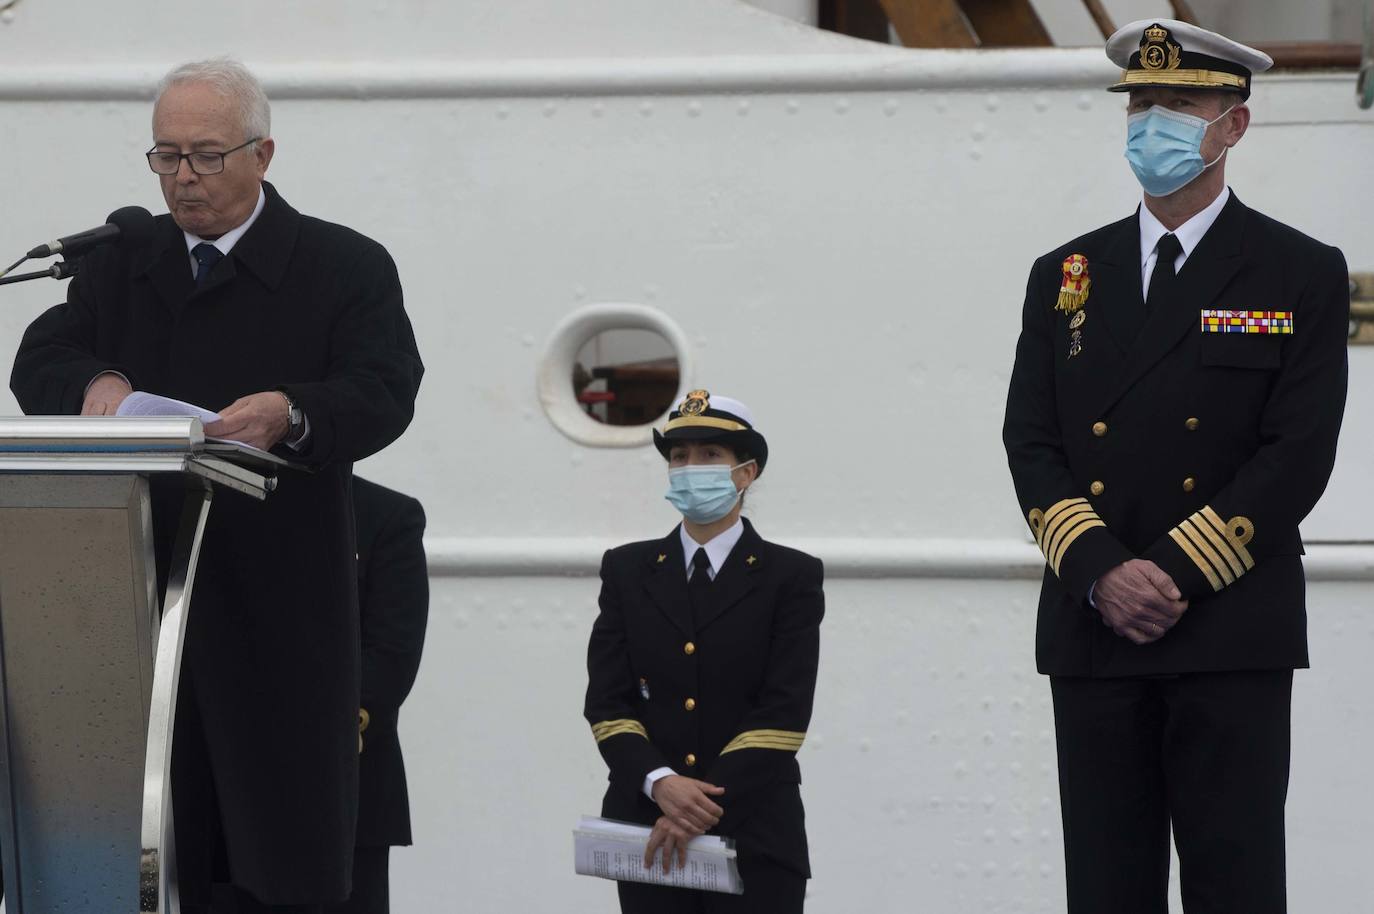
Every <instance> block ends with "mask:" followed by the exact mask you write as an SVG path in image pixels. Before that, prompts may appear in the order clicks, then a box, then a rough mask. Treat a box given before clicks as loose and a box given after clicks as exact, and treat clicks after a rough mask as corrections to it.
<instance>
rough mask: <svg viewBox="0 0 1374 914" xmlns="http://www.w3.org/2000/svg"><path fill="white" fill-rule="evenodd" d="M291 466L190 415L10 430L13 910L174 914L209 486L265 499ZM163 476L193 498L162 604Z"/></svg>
mask: <svg viewBox="0 0 1374 914" xmlns="http://www.w3.org/2000/svg"><path fill="white" fill-rule="evenodd" d="M284 465H286V463H285V461H281V460H278V459H277V458H275V457H273V456H272V455H270V454H267V453H265V452H263V451H258V450H256V449H254V448H250V447H247V446H245V445H239V444H233V443H227V442H215V441H207V440H206V438H205V435H204V432H203V430H202V428H201V424H200V421H199V420H197V419H190V418H168V419H123V418H104V417H89V418H87V417H83V418H75V417H31V418H0V863H3V866H4V884H5V902H6V905H7V911H8V914H112V912H116V914H135V912H140V914H155V912H156V914H163V912H177V911H178V910H179V904H178V900H177V892H176V863H175V855H174V847H173V843H174V842H173V834H172V816H171V793H170V778H169V767H170V764H171V758H172V723H173V719H174V716H175V713H176V697H177V683H178V679H179V674H180V664H181V651H182V643H183V639H184V636H185V632H186V619H187V613H188V612H189V610H190V597H191V592H192V588H191V585H192V582H193V581H194V580H195V573H196V560H197V557H198V555H199V553H200V546H201V537H202V535H203V533H204V530H205V521H206V518H207V517H208V515H209V511H210V505H211V500H212V498H213V496H214V494H215V490H216V489H230V490H233V491H234V492H236V493H240V494H239V495H230V496H227V497H240V496H247V497H251V498H257V499H265V498H266V497H267V496H268V493H269V492H271V491H272V489H273V488H275V485H276V471H277V470H278V468H279V467H281V466H284ZM155 474H160V475H164V476H171V477H174V478H178V479H179V480H180V482H181V484H182V485H183V486H184V489H185V493H186V494H185V501H184V503H183V505H182V508H181V512H180V520H179V521H178V529H177V532H176V537H175V545H174V546H173V549H172V552H171V554H170V555H169V556H167V557H166V559H167V562H168V564H167V569H166V570H167V572H168V577H167V585H166V593H165V594H163V595H161V596H160V595H159V594H158V593H157V585H158V578H157V567H156V563H155V560H154V554H153V530H152V512H151V507H150V503H149V477H151V476H153V475H155ZM159 607H160V608H161V611H160V612H159Z"/></svg>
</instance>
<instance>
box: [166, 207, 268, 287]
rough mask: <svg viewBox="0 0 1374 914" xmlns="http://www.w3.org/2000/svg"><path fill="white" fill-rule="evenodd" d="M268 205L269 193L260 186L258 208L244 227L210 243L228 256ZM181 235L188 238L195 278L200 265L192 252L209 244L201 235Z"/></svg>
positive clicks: (187, 233)
mask: <svg viewBox="0 0 1374 914" xmlns="http://www.w3.org/2000/svg"><path fill="white" fill-rule="evenodd" d="M266 203H267V193H266V192H265V191H264V190H263V189H262V186H261V185H259V186H258V204H257V206H254V207H253V212H252V213H250V214H249V215H248V219H247V221H245V222H244V223H243V225H240V226H239V227H238V228H233V229H230V230H229V231H227V232H225V233H224V234H223V235H220V236H219V237H218V238H216V239H215V240H214V241H210V242H208V243H209V244H213V245H214V246H215V247H217V248H219V252H220V253H221V254H228V253H229V252H230V251H232V250H233V249H234V245H236V244H238V243H239V239H240V238H242V237H243V234H244V232H247V231H248V230H249V229H250V228H252V227H253V223H254V222H257V221H258V216H260V215H262V208H263V206H264V205H265V204H266ZM181 234H182V235H184V236H185V237H186V256H187V258H188V259H190V261H191V275H192V276H195V275H196V270H197V268H199V266H200V264H199V263H198V262H197V261H196V255H195V254H192V253H191V251H192V250H193V249H194V248H195V246H196V245H198V244H205V243H207V242H206V239H204V238H201V237H200V236H199V235H192V234H191V233H190V232H182V233H181Z"/></svg>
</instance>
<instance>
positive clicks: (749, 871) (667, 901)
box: [616, 856, 806, 914]
mask: <svg viewBox="0 0 1374 914" xmlns="http://www.w3.org/2000/svg"><path fill="white" fill-rule="evenodd" d="M739 875H740V879H742V880H744V894H743V895H725V894H722V893H720V892H697V891H693V890H691V889H672V888H667V887H666V886H661V885H644V884H643V883H639V882H617V883H616V887H617V889H618V891H619V893H620V910H621V914H801V910H802V902H803V900H804V899H805V898H806V877H805V876H803V875H801V874H800V873H797V872H795V871H793V870H790V869H787V868H786V867H783V866H779V865H778V864H776V863H774V862H773V861H771V860H767V859H764V858H762V857H745V856H741V857H740V858H739Z"/></svg>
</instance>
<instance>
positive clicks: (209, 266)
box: [191, 241, 224, 289]
mask: <svg viewBox="0 0 1374 914" xmlns="http://www.w3.org/2000/svg"><path fill="white" fill-rule="evenodd" d="M191 256H192V257H194V258H195V259H196V288H197V289H199V288H200V287H201V286H203V285H205V281H206V280H207V279H209V278H210V271H211V270H213V269H214V268H215V264H217V263H219V262H220V260H221V259H223V257H224V252H223V251H221V250H220V249H219V248H217V247H215V246H214V245H213V244H210V243H209V242H208V241H202V242H201V243H200V244H198V245H196V246H195V247H193V248H191Z"/></svg>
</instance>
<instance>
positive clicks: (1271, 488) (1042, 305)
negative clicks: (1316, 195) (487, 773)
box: [1003, 195, 1350, 677]
mask: <svg viewBox="0 0 1374 914" xmlns="http://www.w3.org/2000/svg"><path fill="white" fill-rule="evenodd" d="M1074 254H1081V255H1083V256H1084V257H1085V258H1086V260H1087V268H1088V273H1089V275H1090V277H1091V281H1092V285H1091V287H1090V289H1089V294H1088V298H1087V301H1086V303H1085V304H1084V306H1083V308H1082V309H1081V310H1080V311H1077V312H1073V313H1066V312H1065V311H1063V310H1059V309H1057V308H1056V303H1057V293H1058V291H1059V290H1060V287H1061V282H1062V281H1063V274H1062V268H1063V264H1064V261H1065V260H1066V259H1067V258H1069V257H1070V256H1071V255H1074ZM1176 282H1177V287H1178V294H1177V295H1176V297H1175V298H1174V299H1173V300H1172V301H1168V302H1166V303H1164V304H1163V305H1161V306H1160V307H1158V308H1157V309H1156V310H1155V311H1153V312H1151V313H1150V314H1149V315H1148V317H1147V318H1146V321H1145V324H1144V327H1143V329H1141V330H1140V331H1139V336H1138V337H1135V338H1134V339H1133V340H1130V339H1128V338H1127V336H1128V334H1127V332H1126V331H1125V330H1124V328H1123V321H1122V320H1121V318H1122V315H1123V314H1124V313H1125V312H1127V311H1128V310H1130V309H1132V308H1143V294H1144V293H1143V289H1142V277H1141V252H1140V217H1139V214H1138V213H1137V214H1136V215H1133V216H1131V217H1130V218H1128V219H1124V220H1122V221H1120V222H1117V223H1114V224H1112V225H1108V226H1105V227H1104V228H1101V229H1098V230H1097V231H1095V232H1092V233H1090V234H1088V235H1084V236H1083V237H1081V238H1078V239H1076V240H1074V241H1072V242H1070V243H1069V244H1066V245H1064V246H1063V247H1061V248H1058V249H1057V250H1055V251H1052V252H1050V253H1049V254H1046V255H1045V256H1044V257H1041V258H1040V259H1039V260H1037V261H1036V263H1035V266H1034V267H1033V268H1032V270H1031V275H1030V282H1029V284H1028V286H1027V289H1026V301H1025V307H1024V309H1023V314H1022V330H1021V337H1020V341H1019V343H1018V344H1017V347H1016V363H1015V367H1014V368H1013V370H1012V376H1011V388H1010V392H1009V394H1008V396H1007V410H1006V422H1005V426H1004V430H1003V438H1004V440H1005V443H1006V447H1007V455H1008V458H1009V461H1010V464H1011V475H1012V480H1013V482H1014V483H1015V486H1016V494H1017V498H1018V499H1019V501H1020V503H1021V510H1022V511H1023V512H1024V516H1025V517H1026V518H1027V521H1028V523H1029V524H1030V527H1031V530H1032V532H1033V533H1034V535H1035V537H1036V540H1037V542H1038V543H1039V544H1040V546H1041V548H1042V550H1043V551H1044V552H1045V556H1046V560H1047V567H1046V569H1045V575H1044V584H1043V587H1042V588H1041V591H1040V613H1039V619H1038V624H1037V627H1036V661H1037V664H1038V666H1039V669H1040V671H1041V672H1042V673H1048V674H1050V675H1057V676H1093V677H1114V676H1142V675H1156V674H1173V673H1191V672H1216V671H1226V670H1284V669H1294V668H1297V667H1305V666H1307V613H1306V608H1305V602H1304V584H1303V571H1302V561H1301V558H1300V556H1301V555H1302V552H1303V547H1302V539H1301V537H1300V536H1299V535H1298V524H1299V522H1300V521H1301V520H1302V519H1303V517H1305V516H1306V515H1307V512H1308V511H1310V510H1312V506H1313V505H1315V504H1316V502H1317V499H1318V497H1319V496H1320V495H1321V493H1322V490H1323V489H1324V488H1325V487H1326V481H1327V479H1328V478H1329V476H1330V475H1331V469H1332V466H1333V464H1334V462H1335V456H1336V438H1337V435H1338V433H1339V431H1340V427H1341V418H1342V415H1343V412H1344V406H1345V390H1346V334H1347V328H1348V326H1349V314H1350V289H1349V282H1348V276H1347V273H1346V267H1345V259H1344V258H1343V257H1342V256H1341V252H1340V251H1339V250H1337V249H1336V248H1333V247H1330V246H1328V245H1325V244H1321V243H1320V242H1318V241H1315V240H1313V239H1312V238H1309V237H1307V236H1306V235H1303V234H1302V233H1300V232H1298V231H1296V230H1294V229H1292V228H1289V227H1288V226H1286V225H1283V224H1281V223H1279V222H1276V221H1274V220H1273V219H1270V218H1268V217H1266V216H1264V215H1263V214H1261V213H1258V212H1256V211H1255V210H1252V209H1250V208H1249V207H1247V206H1245V205H1244V204H1242V203H1241V202H1240V200H1239V199H1238V198H1236V197H1235V196H1234V195H1232V196H1231V198H1230V200H1229V201H1228V202H1227V203H1226V205H1225V207H1224V208H1223V209H1222V211H1221V213H1220V214H1219V215H1218V217H1217V219H1216V222H1215V223H1213V225H1212V226H1211V228H1209V229H1208V231H1207V233H1206V234H1205V235H1204V236H1203V238H1202V240H1201V242H1199V244H1198V246H1197V247H1196V248H1195V249H1194V250H1193V252H1192V254H1191V255H1190V256H1189V257H1188V259H1187V260H1186V261H1185V262H1184V264H1183V267H1182V269H1181V270H1180V272H1179V274H1178V278H1177V281H1176ZM1204 310H1231V311H1238V310H1239V311H1278V312H1290V313H1291V320H1292V332H1291V333H1288V334H1269V333H1264V334H1261V333H1216V332H1204V330H1203V320H1202V312H1203V311H1204ZM1079 315H1081V316H1079ZM1075 324H1076V326H1075ZM1075 330H1076V331H1078V332H1079V334H1080V336H1079V337H1078V340H1079V343H1080V349H1079V351H1078V353H1077V354H1072V346H1073V340H1074V332H1075ZM1137 556H1139V557H1142V558H1145V559H1149V560H1151V561H1153V562H1155V563H1156V564H1157V565H1159V567H1160V568H1162V569H1163V570H1164V571H1165V572H1167V573H1168V574H1169V575H1170V576H1172V577H1173V579H1174V581H1175V583H1177V585H1178V586H1179V588H1180V589H1181V590H1182V591H1183V595H1184V597H1185V598H1186V599H1188V600H1189V601H1190V605H1189V608H1188V610H1187V611H1186V612H1185V613H1184V615H1183V617H1182V619H1181V620H1180V621H1179V622H1178V623H1177V625H1175V626H1174V627H1173V628H1172V629H1170V630H1169V632H1168V634H1166V635H1165V636H1164V637H1163V638H1160V639H1159V640H1158V641H1155V642H1153V643H1151V644H1146V645H1136V644H1133V643H1131V642H1130V641H1128V640H1126V639H1125V638H1122V637H1119V636H1117V635H1116V634H1115V633H1114V632H1113V631H1112V630H1111V629H1110V628H1107V627H1105V626H1104V625H1103V624H1102V622H1101V617H1100V616H1099V615H1098V613H1097V612H1096V611H1095V610H1093V609H1092V608H1091V607H1090V606H1089V604H1088V602H1087V597H1088V592H1089V590H1090V588H1091V587H1092V585H1093V582H1095V581H1096V580H1097V579H1098V578H1100V577H1101V576H1102V575H1104V574H1106V573H1107V572H1108V571H1110V570H1111V569H1112V568H1114V567H1115V566H1117V565H1119V564H1121V563H1122V562H1125V561H1127V560H1128V559H1131V558H1134V557H1137Z"/></svg>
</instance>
